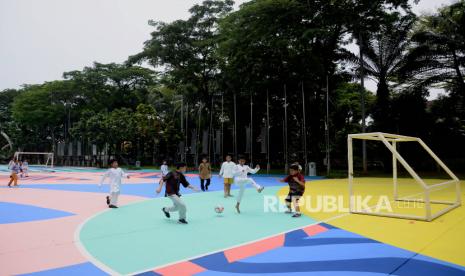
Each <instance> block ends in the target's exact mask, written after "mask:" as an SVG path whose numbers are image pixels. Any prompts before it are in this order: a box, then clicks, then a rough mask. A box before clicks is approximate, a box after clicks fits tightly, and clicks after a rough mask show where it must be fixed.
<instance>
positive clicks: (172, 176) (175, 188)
mask: <svg viewBox="0 0 465 276" xmlns="http://www.w3.org/2000/svg"><path fill="white" fill-rule="evenodd" d="M184 172H186V163H179V164H177V165H176V170H175V171H172V172H170V173H168V174H167V175H166V176H164V177H163V178H162V179H160V183H159V184H160V186H159V187H158V188H157V194H159V193H160V192H161V189H162V188H163V185H164V184H166V188H165V196H166V197H168V198H169V199H171V201H172V202H173V206H171V207H163V208H162V209H161V210H162V212H163V214H165V216H166V217H167V218H170V217H171V215H170V212H179V223H181V224H187V221H186V213H187V208H186V204H185V203H184V201H182V199H181V194H180V193H179V188H180V184H182V186H184V188H189V189H192V190H194V191H196V192H197V191H199V190H198V189H197V188H196V187H194V186H192V185H191V184H189V182H187V180H186V177H185V176H184Z"/></svg>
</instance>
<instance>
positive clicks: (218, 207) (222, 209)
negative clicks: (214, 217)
mask: <svg viewBox="0 0 465 276" xmlns="http://www.w3.org/2000/svg"><path fill="white" fill-rule="evenodd" d="M223 211H224V207H223V206H221V205H217V206H216V207H215V212H216V213H218V214H221V213H223Z"/></svg>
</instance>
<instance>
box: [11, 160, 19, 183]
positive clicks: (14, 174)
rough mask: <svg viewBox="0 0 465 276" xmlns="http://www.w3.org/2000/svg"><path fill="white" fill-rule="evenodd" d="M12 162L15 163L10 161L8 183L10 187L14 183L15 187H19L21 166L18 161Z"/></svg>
mask: <svg viewBox="0 0 465 276" xmlns="http://www.w3.org/2000/svg"><path fill="white" fill-rule="evenodd" d="M12 161H13V162H11V161H10V163H9V164H8V168H9V169H10V182H8V187H11V184H12V183H13V186H18V173H19V164H18V161H16V160H12Z"/></svg>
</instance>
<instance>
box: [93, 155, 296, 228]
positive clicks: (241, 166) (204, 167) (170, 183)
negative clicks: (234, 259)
mask: <svg viewBox="0 0 465 276" xmlns="http://www.w3.org/2000/svg"><path fill="white" fill-rule="evenodd" d="M238 161H239V162H238V164H235V163H234V162H232V158H231V156H230V155H227V156H226V161H225V162H223V164H222V165H221V170H220V172H219V176H220V177H222V178H223V180H224V181H223V182H224V197H225V198H228V197H232V196H233V195H231V185H232V184H233V183H234V184H236V185H238V186H239V192H238V195H237V198H236V206H235V207H236V211H237V213H239V214H240V212H241V211H240V204H241V201H242V197H243V196H244V191H245V188H246V186H247V185H248V184H251V185H252V186H253V187H254V188H255V189H256V190H257V192H258V193H261V192H262V191H263V189H264V187H263V186H260V185H259V184H257V183H256V182H255V180H253V179H252V178H249V177H248V174H249V173H250V174H255V173H257V172H258V171H259V170H260V166H259V165H257V166H256V167H255V169H252V168H250V167H249V166H248V165H246V164H245V162H246V160H245V158H244V157H239V160H238ZM110 166H111V168H110V169H109V170H108V171H107V172H106V173H105V174H104V175H103V176H102V179H101V181H100V183H99V185H100V186H101V184H102V183H103V182H104V180H105V178H107V177H108V178H110V195H109V196H107V197H106V203H107V205H108V207H110V208H118V207H117V202H118V196H119V194H120V186H121V180H122V178H123V177H127V178H129V175H127V174H126V173H124V172H123V170H121V168H118V162H117V161H116V160H112V161H111V162H110ZM186 169H187V166H186V164H185V163H178V164H177V165H176V169H175V170H173V171H171V172H170V171H169V169H168V165H167V162H166V161H163V164H162V166H161V176H162V177H161V179H160V181H159V186H158V188H157V189H156V192H157V194H159V193H160V192H161V191H162V189H163V187H165V196H166V197H168V198H169V199H170V200H171V201H172V202H173V205H172V206H171V207H163V208H162V212H163V214H164V215H165V216H166V217H167V218H170V217H171V214H170V213H171V212H179V223H181V224H187V221H186V213H187V208H186V204H185V203H184V201H183V200H182V199H181V193H180V187H181V185H182V186H183V187H184V188H189V189H192V190H194V191H200V190H199V189H198V188H197V187H195V186H193V185H191V184H190V183H189V182H188V181H187V179H186V177H185V176H184V173H185V172H186ZM301 170H302V168H301V167H300V165H299V164H297V163H294V164H292V165H291V166H290V169H289V175H288V176H287V177H285V178H284V179H281V180H280V182H287V183H288V184H289V194H288V196H287V198H286V206H287V208H288V210H287V211H286V213H289V214H290V213H292V206H293V205H294V208H295V213H294V214H293V215H292V217H300V216H301V213H300V208H299V199H300V198H301V197H302V195H303V194H304V192H305V179H304V176H303V175H302V173H301ZM199 177H200V186H201V190H202V191H207V190H208V186H209V185H210V180H211V177H212V173H211V165H210V163H208V160H207V159H206V158H204V159H202V163H201V164H200V165H199ZM205 182H206V184H205Z"/></svg>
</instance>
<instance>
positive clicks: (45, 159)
mask: <svg viewBox="0 0 465 276" xmlns="http://www.w3.org/2000/svg"><path fill="white" fill-rule="evenodd" d="M14 159H15V160H18V161H22V162H25V161H27V162H28V164H29V166H41V167H45V168H53V164H54V157H53V152H27V151H17V152H15V154H14Z"/></svg>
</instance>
